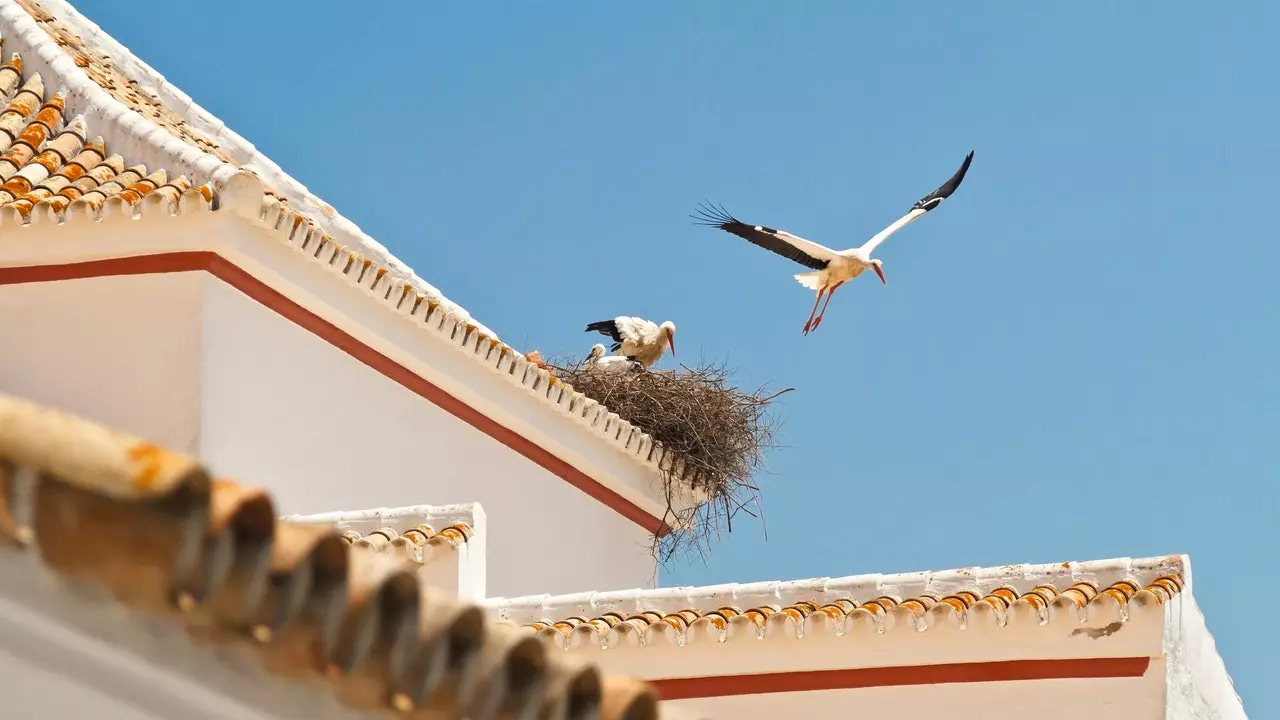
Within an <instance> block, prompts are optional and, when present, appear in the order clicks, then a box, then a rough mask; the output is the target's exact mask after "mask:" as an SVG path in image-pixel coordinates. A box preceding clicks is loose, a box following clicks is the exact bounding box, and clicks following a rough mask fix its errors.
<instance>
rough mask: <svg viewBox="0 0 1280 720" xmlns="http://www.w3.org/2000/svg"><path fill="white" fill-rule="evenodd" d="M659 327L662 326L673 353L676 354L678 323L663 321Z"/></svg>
mask: <svg viewBox="0 0 1280 720" xmlns="http://www.w3.org/2000/svg"><path fill="white" fill-rule="evenodd" d="M658 327H660V328H662V334H663V335H664V336H666V338H667V344H668V345H670V346H671V354H672V355H675V354H676V324H675V323H673V322H671V321H670V320H668V321H666V322H664V323H662V324H661V325H659V326H658Z"/></svg>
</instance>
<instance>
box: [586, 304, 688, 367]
mask: <svg viewBox="0 0 1280 720" xmlns="http://www.w3.org/2000/svg"><path fill="white" fill-rule="evenodd" d="M593 331H594V332H598V333H600V334H601V335H608V336H609V337H610V338H613V346H612V347H610V348H609V349H610V350H613V351H614V352H617V353H618V354H619V355H621V356H623V357H630V358H635V360H636V362H638V363H640V364H641V365H643V366H644V367H645V368H648V367H649V366H650V365H652V364H654V363H656V362H658V359H659V358H661V357H662V354H663V353H664V352H666V351H667V346H668V345H670V346H671V354H672V355H675V354H676V325H675V323H673V322H671V321H670V320H668V321H666V322H664V323H662V324H661V325H658V324H657V323H654V322H650V321H649V320H645V319H644V318H638V317H628V316H626V315H619V316H618V317H616V318H614V319H612V320H601V321H600V322H593V323H591V324H590V325H588V326H587V329H586V332H593Z"/></svg>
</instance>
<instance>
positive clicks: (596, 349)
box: [587, 343, 604, 362]
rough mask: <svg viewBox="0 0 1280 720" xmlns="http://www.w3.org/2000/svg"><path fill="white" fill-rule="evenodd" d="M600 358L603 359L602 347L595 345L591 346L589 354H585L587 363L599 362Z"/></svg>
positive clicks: (598, 344)
mask: <svg viewBox="0 0 1280 720" xmlns="http://www.w3.org/2000/svg"><path fill="white" fill-rule="evenodd" d="M602 357H604V345H601V344H600V343H596V344H595V345H592V346H591V352H589V353H587V362H591V361H592V360H599V359H600V358H602Z"/></svg>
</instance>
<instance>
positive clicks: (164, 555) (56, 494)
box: [0, 396, 657, 720]
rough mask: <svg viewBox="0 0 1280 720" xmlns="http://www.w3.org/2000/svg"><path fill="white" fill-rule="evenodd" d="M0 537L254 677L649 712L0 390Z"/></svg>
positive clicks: (347, 699)
mask: <svg viewBox="0 0 1280 720" xmlns="http://www.w3.org/2000/svg"><path fill="white" fill-rule="evenodd" d="M424 535H425V533H424ZM465 535H466V532H465V530H464V529H462V528H445V529H444V530H441V531H440V532H439V533H436V534H435V535H433V537H443V538H447V539H450V540H451V541H456V540H460V539H461V538H463V537H465ZM402 537H403V535H402ZM362 539H363V538H362ZM15 546H16V547H19V548H20V547H22V546H34V549H35V550H36V551H37V553H36V554H37V556H38V557H39V558H40V560H41V561H42V562H43V563H44V564H45V565H46V566H47V567H49V568H50V569H52V570H54V571H55V572H56V573H58V574H61V575H62V576H64V577H66V578H68V579H73V580H77V581H87V582H89V583H92V584H95V585H97V586H100V587H101V588H103V589H104V590H106V591H107V592H108V593H109V594H110V595H112V596H114V598H115V599H116V600H118V601H120V602H122V603H125V604H127V605H128V606H130V607H131V608H133V609H134V610H138V611H144V612H147V613H151V614H155V615H159V616H162V617H165V618H168V619H169V620H171V621H173V622H176V623H179V624H181V625H183V626H185V627H186V628H187V630H188V631H189V632H190V633H192V634H194V635H197V636H200V637H201V638H202V639H203V640H205V641H207V642H209V643H213V644H224V645H235V646H238V647H241V648H246V649H249V650H250V651H252V652H254V653H255V654H256V655H257V656H258V657H259V659H260V660H261V661H262V663H263V665H264V667H266V668H267V669H268V671H269V672H271V673H272V674H275V675H278V676H283V677H287V678H290V679H292V680H295V681H303V682H308V683H314V684H317V685H318V686H322V687H327V688H328V689H329V691H330V692H332V693H333V695H334V696H335V697H336V698H337V699H338V700H339V701H340V702H342V703H343V704H345V705H347V706H349V707H351V708H354V709H358V710H369V711H387V710H391V709H395V710H399V711H401V712H409V711H418V710H421V711H425V712H428V713H436V714H431V715H430V716H431V717H433V718H458V717H463V716H467V717H473V718H474V717H492V716H493V714H492V713H496V712H509V713H511V714H510V715H509V716H510V717H528V716H529V715H528V714H527V713H526V712H522V711H530V712H534V713H538V714H540V716H541V717H561V718H563V717H568V716H570V713H571V708H570V706H571V705H572V706H573V708H576V709H577V710H581V709H582V708H583V707H584V704H585V707H593V706H596V707H603V708H604V710H605V713H604V714H603V715H601V717H603V718H623V717H626V718H630V719H632V720H640V719H642V718H654V717H656V716H657V702H656V696H655V695H654V693H653V691H652V690H651V689H650V688H649V687H648V686H647V685H646V684H644V683H638V682H635V681H628V680H626V679H620V678H601V676H600V671H599V670H598V668H597V667H596V666H595V665H594V664H592V663H587V662H581V661H576V660H575V661H571V660H569V659H568V658H565V657H562V656H560V654H559V653H548V652H547V650H546V649H545V648H544V647H543V645H542V644H541V643H539V642H537V640H536V639H535V638H533V637H532V636H531V635H529V634H528V633H527V632H522V631H520V630H517V629H514V628H511V627H509V626H507V625H505V624H503V623H498V622H486V621H485V620H484V616H483V612H482V611H481V609H480V608H479V607H476V606H473V605H467V604H460V603H457V602H456V601H453V600H451V599H449V598H446V597H441V596H440V595H439V594H438V593H437V592H435V591H433V590H432V589H431V588H429V587H424V586H422V585H420V583H419V581H418V576H417V574H416V573H415V572H414V570H413V568H414V567H415V566H414V565H413V564H412V563H406V562H405V561H404V560H403V559H401V558H398V557H395V556H394V555H390V554H385V553H379V552H372V551H370V550H369V549H368V548H367V547H366V546H365V545H364V544H362V543H360V542H356V543H351V542H348V541H347V540H345V539H344V538H343V537H342V536H341V535H339V534H338V533H337V532H336V531H335V530H334V529H332V528H327V527H323V526H316V525H305V524H292V523H281V522H279V521H278V520H277V519H276V513H275V509H274V504H273V502H272V500H271V497H270V496H269V495H268V494H267V493H266V492H264V491H263V490H261V489H259V488H254V487H250V486H245V485H240V484H237V483H234V482H229V481H225V480H221V479H217V478H215V477H212V476H211V475H210V474H209V472H208V470H207V469H206V468H205V467H204V466H203V465H202V464H200V463H199V462H197V461H196V460H194V459H192V458H189V457H186V456H184V455H181V454H178V453H174V452H171V451H169V450H166V449H164V448H161V447H158V446H156V445H153V444H150V443H146V442H143V441H141V440H138V439H137V438H133V437H130V436H127V435H124V434H121V433H117V432H114V431H111V430H109V429H107V428H104V427H101V426H99V425H96V424H94V423H91V422H88V421H85V420H81V419H78V418H75V417H73V416H69V415H66V414H63V413H60V412H56V411H53V410H49V409H46V408H41V407H38V406H35V405H31V404H29V403H26V402H24V401H20V400H17V399H13V398H8V397H4V396H0V552H13V551H14V548H15ZM209 652H210V653H213V654H215V655H216V653H217V650H216V649H214V648H210V649H209ZM513 679H519V681H517V682H512V680H513ZM541 713H547V714H541ZM572 716H573V717H580V716H581V715H578V714H573V715H572Z"/></svg>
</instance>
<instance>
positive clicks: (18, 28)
mask: <svg viewBox="0 0 1280 720" xmlns="http://www.w3.org/2000/svg"><path fill="white" fill-rule="evenodd" d="M41 6H42V7H44V8H45V10H47V11H48V12H49V14H50V15H53V16H54V17H55V18H56V19H57V20H58V21H60V22H62V23H64V24H66V25H67V26H68V27H69V28H71V30H72V31H73V32H75V33H76V34H77V35H78V36H80V39H81V40H82V41H84V43H85V44H86V45H87V46H88V47H89V48H90V49H92V50H94V51H96V52H99V53H101V54H104V55H107V56H108V57H110V58H111V60H112V61H113V62H114V63H116V65H117V66H118V67H120V69H121V70H122V71H123V72H124V73H125V74H127V75H128V76H129V77H130V78H131V79H133V80H135V81H136V82H137V83H138V84H139V85H140V86H141V87H142V88H143V89H144V90H147V91H149V92H152V93H154V94H156V95H157V96H159V97H160V99H161V100H162V101H163V102H164V104H165V105H166V106H167V107H169V109H171V110H172V111H173V112H174V113H176V114H177V115H179V116H180V117H182V119H183V120H185V121H186V122H187V123H188V124H189V125H190V126H191V127H192V128H194V129H195V130H196V131H197V132H199V133H200V134H202V135H204V136H205V137H207V138H208V139H209V140H211V141H212V142H214V143H216V144H217V145H218V146H219V147H221V148H222V149H223V150H224V151H225V152H226V153H227V154H228V155H229V156H231V158H232V159H233V160H235V161H236V163H238V164H239V165H240V166H242V167H244V168H247V169H249V170H252V171H253V172H254V173H256V174H258V175H259V176H260V177H262V178H263V179H264V180H265V181H266V182H267V183H270V185H271V186H272V187H273V188H275V190H276V191H277V192H278V193H280V195H281V196H282V197H284V198H286V199H288V200H289V203H290V204H291V205H293V206H294V207H296V208H297V209H298V210H299V211H301V212H303V213H304V214H306V215H307V217H308V218H309V219H310V220H311V221H312V222H314V223H315V224H316V225H317V226H319V227H320V228H321V229H322V230H324V231H325V232H328V233H329V234H330V235H332V236H334V238H335V239H336V240H338V242H341V243H342V244H344V245H347V246H349V247H351V248H352V249H354V250H356V251H357V252H359V253H360V254H361V255H363V256H365V257H367V258H368V259H370V260H373V261H374V262H376V263H378V264H379V265H382V266H384V267H386V268H387V269H388V271H389V272H390V274H392V275H393V276H394V277H396V279H399V280H402V281H405V282H408V283H409V284H411V285H413V286H414V287H416V288H417V289H418V290H419V291H420V292H422V293H423V294H424V295H427V296H428V297H430V298H432V299H434V300H436V301H438V302H440V303H441V304H443V305H446V306H448V307H449V309H450V310H451V311H452V312H453V313H454V314H455V315H459V316H462V317H466V318H467V320H468V321H469V322H471V323H472V324H475V325H477V326H479V327H481V328H482V329H483V330H484V332H485V334H487V335H489V336H491V337H497V335H496V333H494V332H493V331H492V330H489V329H488V328H484V327H483V326H482V325H480V323H479V322H478V321H476V320H475V319H474V318H472V317H471V316H470V314H469V313H467V311H466V310H465V309H464V308H462V307H461V306H459V305H457V304H456V303H453V302H452V301H450V300H449V299H448V298H446V297H445V296H444V295H443V294H442V293H441V292H440V291H439V290H438V289H437V288H435V287H434V286H432V285H431V284H430V283H428V282H427V281H426V280H424V279H423V278H421V277H419V276H418V275H417V274H416V273H415V272H414V271H413V269H412V268H410V267H409V266H408V265H406V264H405V263H404V262H402V261H401V260H400V259H399V258H397V257H395V256H394V255H393V254H391V252H390V251H389V250H387V248H385V247H384V246H383V245H381V244H380V243H378V241H376V240H374V239H373V238H372V237H370V236H369V235H367V234H365V233H364V232H363V231H362V230H360V228H359V227H357V226H356V224H355V223H353V222H351V221H350V220H348V219H347V218H345V217H343V216H342V215H341V214H339V213H338V212H337V211H336V210H334V209H333V208H332V207H331V206H330V205H328V204H327V203H325V202H324V201H322V200H321V199H320V198H318V197H316V196H315V195H314V194H313V193H311V192H310V191H309V190H307V188H306V187H305V186H303V185H302V184H301V183H299V182H298V181H297V180H295V179H294V178H293V177H291V176H290V175H289V174H287V173H286V172H285V171H284V170H283V169H281V168H280V166H279V165H276V164H275V163H274V162H272V161H271V160H270V159H269V158H268V157H266V156H265V155H264V154H262V153H261V152H259V151H258V149H257V148H255V147H254V146H253V145H252V144H251V143H250V142H249V141H247V140H245V139H244V138H242V137H240V136H239V135H237V134H236V133H235V132H233V131H232V130H231V129H230V128H228V127H227V126H226V124H225V123H223V122H222V121H220V120H218V119H217V118H216V117H214V116H213V114H212V113H210V112H208V111H207V110H205V109H204V108H202V107H200V106H199V105H197V104H196V103H195V102H194V101H193V100H192V99H191V98H190V97H189V96H187V95H186V94H185V93H183V92H182V91H181V90H179V89H178V88H176V87H174V86H173V84H171V83H169V82H168V81H167V80H165V79H164V77H163V76H162V75H160V73H158V72H156V71H155V70H154V69H152V68H151V67H150V66H149V65H147V64H146V63H144V62H143V61H142V60H141V59H139V58H138V57H137V56H135V55H134V54H133V53H132V52H130V51H129V49H128V48H126V47H124V46H123V45H121V44H120V43H118V42H116V40H115V39H114V38H112V37H111V36H110V35H108V34H107V33H106V32H104V31H103V30H102V29H101V28H100V27H98V26H97V25H96V24H94V23H93V22H92V21H91V20H89V19H88V18H87V17H85V16H84V15H82V14H81V13H80V12H79V11H78V10H76V9H75V7H73V6H72V5H71V4H70V3H68V2H65V0H41ZM0 37H2V38H3V39H4V45H5V47H4V51H5V52H7V53H12V52H15V51H16V52H19V53H21V54H22V58H23V65H24V70H23V74H24V76H29V75H30V73H32V72H38V73H40V74H41V75H42V76H43V77H44V79H45V80H46V84H47V85H48V86H50V87H53V88H60V89H61V91H62V92H63V93H64V94H65V97H66V105H67V114H68V115H76V114H81V115H84V116H85V120H86V122H87V123H88V126H89V127H90V128H91V130H92V131H93V132H94V133H95V134H100V135H102V136H103V137H104V139H105V140H106V141H107V143H108V148H109V149H110V151H111V152H116V153H120V154H121V155H124V156H125V157H127V158H129V161H130V162H132V163H143V164H146V165H147V166H148V167H149V168H164V169H165V170H166V171H168V172H169V173H170V174H171V175H172V176H177V175H179V174H185V175H186V176H187V178H188V179H189V180H191V181H192V183H193V184H196V185H199V184H203V183H206V182H215V183H222V182H224V181H225V180H227V179H228V178H229V177H230V176H231V175H232V174H233V173H235V172H236V170H237V168H236V166H235V165H231V164H228V163H226V162H223V161H222V160H221V159H220V158H218V157H216V156H214V155H211V154H209V153H206V152H204V151H203V150H201V149H200V148H198V147H195V146H193V145H191V144H190V143H188V142H186V141H184V140H182V139H180V138H177V137H175V136H174V135H173V134H172V133H171V132H169V131H168V130H166V129H165V128H163V127H161V126H160V125H158V124H156V123H155V122H154V121H152V120H151V119H150V118H147V117H144V116H143V115H141V114H140V113H138V112H135V111H134V110H133V109H132V108H130V107H128V106H126V105H125V104H124V103H122V102H120V101H119V100H117V99H116V98H115V97H113V96H112V95H111V94H110V93H108V92H107V91H106V90H104V89H103V88H102V87H100V86H99V85H98V84H97V83H96V82H94V81H93V80H92V79H91V78H89V76H88V75H87V74H86V73H85V72H84V71H83V70H82V69H81V68H79V67H78V66H76V64H75V61H74V60H72V58H71V57H70V56H69V55H68V54H67V53H66V52H64V51H63V50H62V48H60V47H59V46H58V44H57V43H56V42H55V41H54V40H53V38H51V37H50V36H49V34H48V33H47V32H45V31H44V29H43V28H41V27H40V25H39V23H37V22H36V20H35V19H34V18H32V17H31V16H30V15H28V14H27V12H26V11H25V10H24V9H22V7H21V6H19V5H18V4H17V3H14V2H3V3H0Z"/></svg>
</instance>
